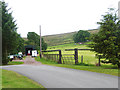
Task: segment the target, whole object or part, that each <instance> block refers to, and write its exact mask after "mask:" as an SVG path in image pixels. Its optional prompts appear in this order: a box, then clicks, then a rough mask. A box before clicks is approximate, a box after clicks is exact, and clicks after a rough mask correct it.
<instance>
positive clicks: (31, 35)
mask: <svg viewBox="0 0 120 90" xmlns="http://www.w3.org/2000/svg"><path fill="white" fill-rule="evenodd" d="M27 39H28V41H26V44H27V45H33V46H36V48H37V50H39V49H40V36H39V35H38V34H36V33H35V32H28V34H27ZM46 49H47V44H46V43H45V42H44V39H43V38H42V50H46Z"/></svg>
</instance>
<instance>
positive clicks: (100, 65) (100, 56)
mask: <svg viewBox="0 0 120 90" xmlns="http://www.w3.org/2000/svg"><path fill="white" fill-rule="evenodd" d="M100 58H101V55H99V62H98V66H101V65H100Z"/></svg>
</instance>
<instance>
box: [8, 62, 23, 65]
mask: <svg viewBox="0 0 120 90" xmlns="http://www.w3.org/2000/svg"><path fill="white" fill-rule="evenodd" d="M23 63H24V62H19V61H12V62H10V61H9V62H8V65H19V64H23Z"/></svg>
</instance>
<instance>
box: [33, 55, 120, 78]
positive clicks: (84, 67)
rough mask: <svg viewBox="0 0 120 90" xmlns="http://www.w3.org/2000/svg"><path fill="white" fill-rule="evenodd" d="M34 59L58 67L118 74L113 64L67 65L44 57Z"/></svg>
mask: <svg viewBox="0 0 120 90" xmlns="http://www.w3.org/2000/svg"><path fill="white" fill-rule="evenodd" d="M35 60H36V61H40V62H41V63H42V64H47V65H52V66H58V67H65V68H72V69H78V70H85V71H92V72H97V73H104V74H110V75H114V76H118V69H117V66H113V65H102V66H100V67H98V66H95V65H86V64H85V65H84V64H83V65H81V64H78V65H67V64H57V63H56V62H53V61H50V60H46V59H44V58H42V59H40V57H36V58H35Z"/></svg>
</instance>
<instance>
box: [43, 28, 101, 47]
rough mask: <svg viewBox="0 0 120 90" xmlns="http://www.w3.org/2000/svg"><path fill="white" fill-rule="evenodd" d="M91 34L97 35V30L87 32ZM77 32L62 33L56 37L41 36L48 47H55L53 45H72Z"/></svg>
mask: <svg viewBox="0 0 120 90" xmlns="http://www.w3.org/2000/svg"><path fill="white" fill-rule="evenodd" d="M87 31H88V32H90V33H91V34H95V33H98V31H99V30H97V29H92V30H87ZM75 33H77V32H70V33H63V34H56V35H47V36H43V38H44V41H45V42H46V43H47V44H48V46H55V45H61V44H68V43H73V42H74V41H73V35H74V34H75Z"/></svg>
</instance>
